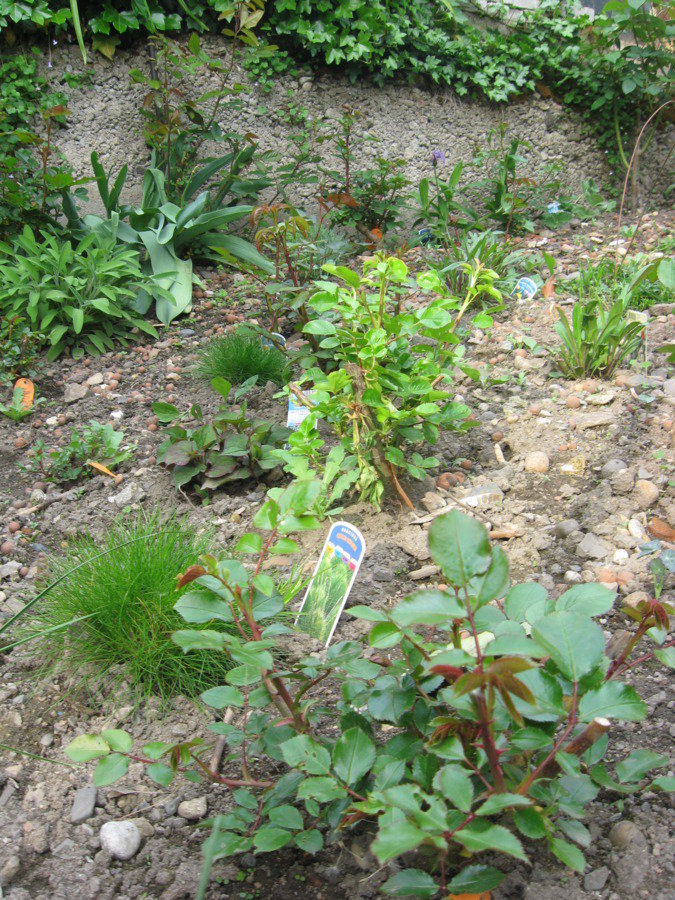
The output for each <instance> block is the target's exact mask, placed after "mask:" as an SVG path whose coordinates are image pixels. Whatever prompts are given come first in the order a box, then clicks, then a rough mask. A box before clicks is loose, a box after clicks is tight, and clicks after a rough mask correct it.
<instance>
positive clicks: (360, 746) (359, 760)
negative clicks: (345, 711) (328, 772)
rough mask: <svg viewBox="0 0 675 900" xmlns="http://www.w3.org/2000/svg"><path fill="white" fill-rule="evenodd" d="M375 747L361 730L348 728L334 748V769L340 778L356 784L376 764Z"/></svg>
mask: <svg viewBox="0 0 675 900" xmlns="http://www.w3.org/2000/svg"><path fill="white" fill-rule="evenodd" d="M375 756H376V754H375V745H374V744H373V742H372V741H371V740H370V738H369V737H368V735H367V734H366V733H365V732H364V731H362V730H361V729H360V728H356V727H355V728H348V729H347V730H346V731H345V732H344V734H342V735H340V737H339V738H338V740H337V741H336V743H335V746H334V747H333V769H334V770H335V773H336V774H337V776H338V778H341V779H342V781H344V782H346V783H347V784H349V785H351V784H355V783H356V782H357V781H358V780H359V778H361V777H362V776H363V775H365V774H366V772H369V771H370V769H371V768H372V765H373V763H374V762H375Z"/></svg>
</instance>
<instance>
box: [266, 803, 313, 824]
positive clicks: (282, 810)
mask: <svg viewBox="0 0 675 900" xmlns="http://www.w3.org/2000/svg"><path fill="white" fill-rule="evenodd" d="M269 820H270V822H271V823H272V824H273V825H278V826H279V827H280V828H288V829H290V830H291V831H298V830H301V829H303V828H304V827H305V826H304V823H303V821H302V815H301V814H300V810H298V809H296V808H295V807H294V806H291V805H290V804H288V803H285V804H283V805H282V806H276V807H274V809H271V810H270V812H269Z"/></svg>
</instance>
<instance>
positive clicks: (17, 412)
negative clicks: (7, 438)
mask: <svg viewBox="0 0 675 900" xmlns="http://www.w3.org/2000/svg"><path fill="white" fill-rule="evenodd" d="M30 390H31V396H30V401H29V402H26V400H25V399H24V398H25V396H26V395H25V386H24V385H23V384H20V383H19V382H17V384H16V385H15V387H14V390H13V391H12V402H11V403H10V405H9V406H5V405H4V404H2V403H0V413H2V415H3V416H7V418H8V419H11V420H12V421H13V422H20V421H21V420H22V419H25V418H26V416H29V415H30V414H31V413H32V412H34V410H35V407H36V406H38V405H39V404H41V403H44V399H43V398H40V399H38V400H36V401H35V402H33V397H32V392H33V387H32V385H30Z"/></svg>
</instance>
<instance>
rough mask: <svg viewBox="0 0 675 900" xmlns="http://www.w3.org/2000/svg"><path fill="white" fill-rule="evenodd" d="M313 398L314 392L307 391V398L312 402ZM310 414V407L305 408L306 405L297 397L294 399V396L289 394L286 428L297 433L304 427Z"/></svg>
mask: <svg viewBox="0 0 675 900" xmlns="http://www.w3.org/2000/svg"><path fill="white" fill-rule="evenodd" d="M313 396H314V391H305V397H307V399H308V400H311V399H312V397H313ZM310 412H311V410H310V408H309V407H308V406H305V405H304V403H300V401H299V400H298V399H297V398H296V397H294V396H293V394H289V395H288V412H287V414H286V428H292V429H293V431H295V430H296V429H297V428H299V427H300V426H301V425H302V423H303V422H304V421H305V419H306V418H307V416H308V415H309V414H310Z"/></svg>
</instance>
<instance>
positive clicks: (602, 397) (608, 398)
mask: <svg viewBox="0 0 675 900" xmlns="http://www.w3.org/2000/svg"><path fill="white" fill-rule="evenodd" d="M613 399H614V394H613V393H612V392H611V391H604V392H603V393H601V394H593V395H592V396H590V397H589V398H588V402H589V403H592V404H593V406H606V405H607V404H608V403H611V402H612V400H613Z"/></svg>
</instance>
